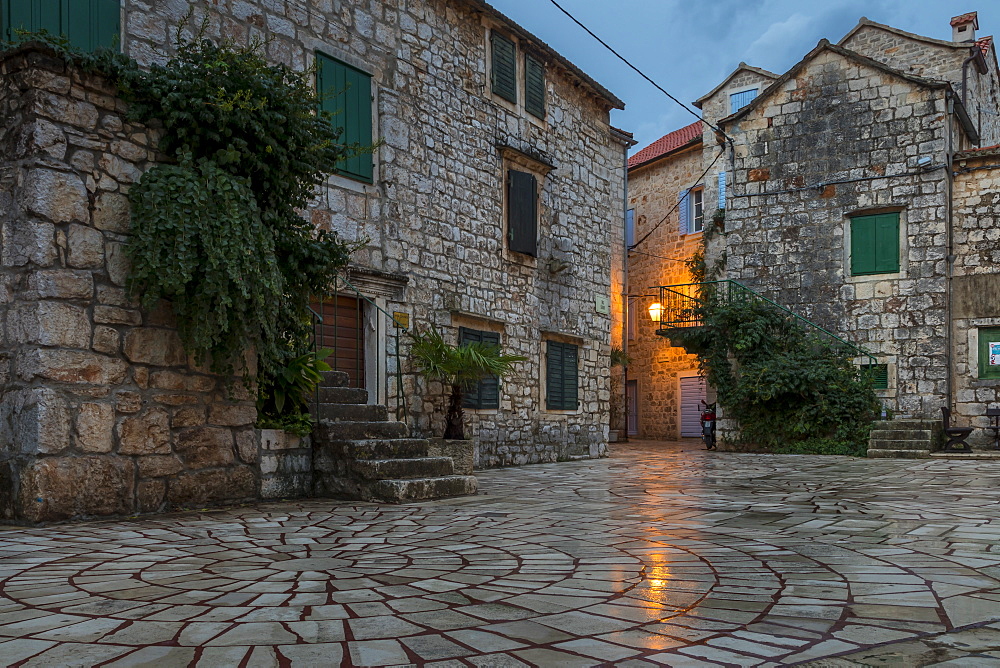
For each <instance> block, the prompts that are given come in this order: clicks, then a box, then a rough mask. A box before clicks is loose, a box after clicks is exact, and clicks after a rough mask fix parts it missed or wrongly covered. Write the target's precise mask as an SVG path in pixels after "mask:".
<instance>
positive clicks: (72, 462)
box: [0, 45, 259, 521]
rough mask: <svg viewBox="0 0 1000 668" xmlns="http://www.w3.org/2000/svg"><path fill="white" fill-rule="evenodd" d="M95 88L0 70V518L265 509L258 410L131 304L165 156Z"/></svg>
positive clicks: (85, 80) (38, 62) (65, 76)
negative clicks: (139, 205)
mask: <svg viewBox="0 0 1000 668" xmlns="http://www.w3.org/2000/svg"><path fill="white" fill-rule="evenodd" d="M122 111H123V106H122V103H121V102H119V101H117V100H116V98H115V96H114V91H113V90H112V89H111V88H109V87H108V86H107V85H106V83H105V82H104V81H103V80H102V79H100V78H99V77H95V76H90V75H81V74H80V73H79V72H75V71H72V70H70V69H67V67H66V66H65V65H64V63H63V62H62V61H61V60H59V59H57V58H56V57H54V56H53V55H52V54H50V53H48V52H46V51H44V50H40V49H38V48H34V47H31V46H30V45H29V46H26V47H21V48H19V49H17V50H14V51H11V52H7V53H6V54H4V55H2V56H0V155H2V156H3V159H2V162H0V322H2V325H3V326H2V329H0V387H2V390H0V392H2V394H0V517H2V518H8V519H9V518H19V519H26V520H31V521H44V520H58V519H65V518H72V517H81V516H88V515H108V514H125V513H139V512H152V511H157V510H162V509H164V508H167V507H177V506H188V505H195V504H197V505H202V504H205V503H210V502H217V501H235V500H243V499H250V498H255V497H256V496H257V494H258V486H259V483H258V473H257V469H256V461H257V440H256V438H255V435H254V430H253V427H252V424H253V422H254V420H255V419H256V412H255V409H254V404H253V401H252V400H251V399H250V398H249V395H248V393H247V392H246V391H245V390H244V389H243V387H242V385H241V383H240V381H239V380H238V379H232V381H231V382H230V383H227V382H226V380H225V379H223V378H219V377H217V376H214V375H212V374H210V373H208V372H207V371H205V370H204V369H200V368H198V367H197V366H195V365H193V364H191V363H190V361H189V360H188V358H187V356H186V355H185V354H184V351H183V349H182V347H181V345H180V340H179V337H178V335H177V332H176V330H175V329H174V327H173V322H172V316H171V313H170V310H169V308H166V307H162V308H158V309H156V310H154V311H152V312H145V311H142V310H140V309H139V308H138V307H137V305H136V304H135V303H134V301H132V300H131V299H129V298H128V296H127V295H126V290H125V281H126V276H127V274H128V263H127V260H126V257H125V253H124V247H125V243H126V241H127V238H128V237H127V233H128V228H129V221H128V201H127V198H126V193H127V191H128V188H129V187H130V185H131V184H133V183H134V182H135V181H136V180H137V179H138V178H139V176H140V175H141V174H142V172H143V170H144V169H146V168H147V167H148V166H149V165H150V164H151V163H152V161H153V160H154V159H155V158H156V156H155V154H154V152H153V150H152V148H151V147H152V146H153V145H154V143H155V136H154V135H153V134H152V133H150V132H149V131H148V130H147V129H145V128H142V127H135V126H132V125H129V124H128V123H125V122H124V121H123V117H122Z"/></svg>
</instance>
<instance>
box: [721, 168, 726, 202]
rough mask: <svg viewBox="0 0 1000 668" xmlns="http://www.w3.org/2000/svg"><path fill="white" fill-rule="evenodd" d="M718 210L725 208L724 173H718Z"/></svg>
mask: <svg viewBox="0 0 1000 668" xmlns="http://www.w3.org/2000/svg"><path fill="white" fill-rule="evenodd" d="M719 208H720V209H725V208H726V173H725V172H719Z"/></svg>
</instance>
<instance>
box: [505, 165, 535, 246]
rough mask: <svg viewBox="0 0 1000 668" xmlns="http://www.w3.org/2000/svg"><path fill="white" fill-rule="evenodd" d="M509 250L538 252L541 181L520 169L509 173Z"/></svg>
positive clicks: (511, 170) (510, 170)
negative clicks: (539, 183)
mask: <svg viewBox="0 0 1000 668" xmlns="http://www.w3.org/2000/svg"><path fill="white" fill-rule="evenodd" d="M507 247H508V248H510V250H512V251H515V252H517V253H524V254H525V255H531V256H532V257H534V256H535V255H536V254H537V253H538V179H537V178H535V175H534V174H532V173H530V172H520V171H518V170H516V169H509V170H507Z"/></svg>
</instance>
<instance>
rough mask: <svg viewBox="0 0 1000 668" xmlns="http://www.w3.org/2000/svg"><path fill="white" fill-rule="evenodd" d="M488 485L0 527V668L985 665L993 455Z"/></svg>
mask: <svg viewBox="0 0 1000 668" xmlns="http://www.w3.org/2000/svg"><path fill="white" fill-rule="evenodd" d="M480 489H481V493H480V494H479V495H478V496H476V497H471V498H463V499H453V500H449V501H438V502H428V503H419V504H412V505H401V506H389V505H376V504H361V503H357V504H355V503H348V502H335V501H329V500H309V501H287V502H283V503H268V504H261V505H255V506H246V507H240V508H231V509H226V510H217V511H200V512H186V513H176V514H171V515H165V516H160V517H152V518H138V519H128V520H118V521H103V522H92V523H80V524H66V525H60V526H49V527H40V528H18V527H4V528H0V664H5V665H17V666H22V665H23V666H93V665H102V666H104V665H107V666H140V665H156V666H158V668H167V667H170V666H186V665H199V666H230V665H231V666H289V665H291V666H338V665H340V666H349V665H395V664H416V665H426V666H523V665H539V666H593V665H621V666H649V665H667V666H683V667H687V666H717V665H725V666H757V665H761V666H784V665H796V664H807V665H812V666H830V667H833V666H859V665H877V666H924V665H937V666H970V667H971V666H975V667H976V668H980V667H984V666H1000V505H998V501H1000V461H983V462H975V461H956V460H912V461H903V460H864V459H851V458H847V457H801V456H765V455H746V454H732V453H709V452H706V451H704V450H702V449H700V448H699V447H698V446H697V444H695V443H694V442H687V443H680V444H678V443H674V444H669V443H652V442H638V443H633V444H628V445H618V446H617V447H616V448H615V450H614V453H613V456H612V457H611V458H609V459H603V460H588V461H579V462H563V463H559V464H548V465H538V466H526V467H522V468H510V469H503V470H492V471H485V472H481V473H480ZM831 657H839V658H831Z"/></svg>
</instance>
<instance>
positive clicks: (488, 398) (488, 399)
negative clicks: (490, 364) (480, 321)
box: [478, 332, 500, 408]
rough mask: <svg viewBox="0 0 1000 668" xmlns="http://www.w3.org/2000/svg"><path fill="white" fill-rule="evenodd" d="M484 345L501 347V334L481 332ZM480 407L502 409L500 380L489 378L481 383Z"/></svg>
mask: <svg viewBox="0 0 1000 668" xmlns="http://www.w3.org/2000/svg"><path fill="white" fill-rule="evenodd" d="M479 335H480V336H481V337H482V340H483V343H484V344H485V345H488V346H495V347H497V348H499V347H500V334H498V333H497V332H480V333H479ZM478 389H479V407H480V408H500V379H499V378H498V377H497V376H489V377H487V378H483V379H482V380H481V381H479V388H478Z"/></svg>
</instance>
